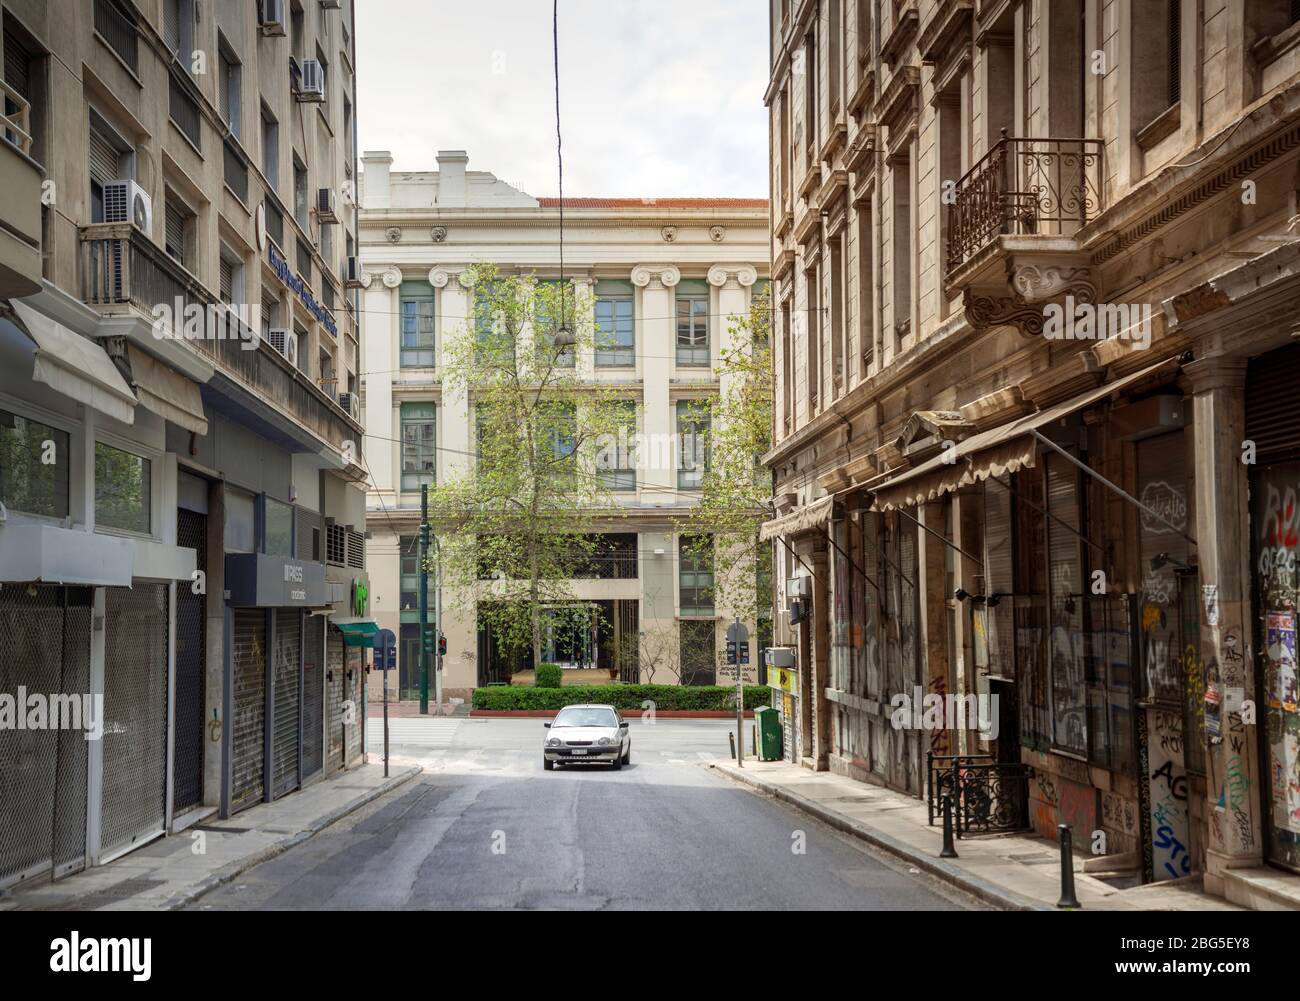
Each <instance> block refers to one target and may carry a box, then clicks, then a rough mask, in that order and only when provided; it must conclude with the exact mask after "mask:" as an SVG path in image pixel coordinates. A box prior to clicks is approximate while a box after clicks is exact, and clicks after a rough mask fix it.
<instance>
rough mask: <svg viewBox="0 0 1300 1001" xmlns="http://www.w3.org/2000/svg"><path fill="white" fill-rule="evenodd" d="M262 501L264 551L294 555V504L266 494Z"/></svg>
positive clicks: (272, 553)
mask: <svg viewBox="0 0 1300 1001" xmlns="http://www.w3.org/2000/svg"><path fill="white" fill-rule="evenodd" d="M262 503H263V505H264V506H263V508H262V512H263V513H262V552H264V553H266V555H267V556H293V506H292V505H290V504H285V503H283V502H282V501H278V500H275V499H274V498H272V497H265V496H264V497H263V498H262Z"/></svg>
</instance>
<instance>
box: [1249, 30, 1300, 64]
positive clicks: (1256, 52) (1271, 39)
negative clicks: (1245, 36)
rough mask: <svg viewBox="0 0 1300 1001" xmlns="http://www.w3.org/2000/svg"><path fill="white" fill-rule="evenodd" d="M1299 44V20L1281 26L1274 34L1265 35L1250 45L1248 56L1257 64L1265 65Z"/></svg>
mask: <svg viewBox="0 0 1300 1001" xmlns="http://www.w3.org/2000/svg"><path fill="white" fill-rule="evenodd" d="M1297 46H1300V22H1297V23H1295V24H1293V25H1291V26H1290V27H1287V28H1283V29H1282V30H1281V31H1279V32H1278V33H1277V34H1275V35H1265V36H1264V37H1263V38H1260V39H1259V40H1258V41H1256V42H1255V44H1254V45H1252V46H1251V47H1250V57H1251V59H1253V60H1254V61H1255V65H1257V66H1265V65H1267V64H1268V63H1271V62H1273V61H1274V60H1275V59H1278V58H1280V57H1281V56H1283V55H1285V54H1286V53H1288V52H1290V51H1291V50H1292V49H1294V48H1296V47H1297Z"/></svg>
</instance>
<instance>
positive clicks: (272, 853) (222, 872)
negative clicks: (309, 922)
mask: <svg viewBox="0 0 1300 1001" xmlns="http://www.w3.org/2000/svg"><path fill="white" fill-rule="evenodd" d="M423 771H424V769H423V768H422V767H421V766H420V765H412V766H411V767H410V768H408V769H407V770H406V771H404V772H401V773H399V774H397V775H393V776H392V777H390V778H388V779H385V780H384V781H383V782H382V783H380V784H379V785H377V786H375V787H374V788H373V789H371V790H370V791H369V792H367V793H365V794H363V795H361V796H358V797H357V798H356V799H353V800H351V801H349V802H348V803H345V804H344V805H343V806H339V807H335V808H334V809H333V810H331V811H329V813H326V814H323V815H322V816H320V817H317V818H316V819H315V820H313V821H312V822H311V824H310V825H309V826H308V827H307V828H306V830H302V831H299V832H298V833H297V834H295V835H293V837H290V838H284V839H283V840H280V841H277V842H276V843H275V844H273V845H268V846H267V847H266V848H263V849H262V850H261V851H258V852H254V853H253V854H252V855H248V856H245V857H244V858H242V859H239V860H238V861H236V862H231V863H230V864H229V865H227V866H225V867H224V868H222V869H219V870H217V871H216V872H214V873H213V874H212V875H210V876H206V877H204V878H203V879H202V880H201V881H200V882H199V883H198V884H197V885H195V886H194V887H192V888H191V889H189V890H186V891H185V892H184V893H179V894H177V895H176V896H174V897H172V898H170V899H169V900H167V901H166V902H164V903H163V904H162V906H160V907H159V908H158V910H160V911H179V910H183V909H184V908H186V907H188V906H189V905H190V904H192V903H194V902H195V901H197V900H198V899H199V898H200V897H203V896H205V895H207V894H209V893H211V892H212V891H213V890H215V889H217V888H218V887H221V886H225V885H226V884H227V883H231V882H233V881H234V880H236V879H237V878H238V877H240V876H241V875H243V874H244V873H246V872H247V871H248V870H249V869H252V868H253V867H255V866H259V865H261V864H262V863H263V862H269V861H270V860H271V859H273V858H275V857H276V856H278V855H283V854H284V853H285V852H287V851H289V849H291V848H296V847H297V846H298V845H300V844H302V843H303V842H304V841H307V840H309V839H311V838H313V837H315V836H316V835H317V834H319V833H320V832H321V831H323V830H325V829H326V828H327V827H330V826H332V825H334V824H336V823H338V822H339V821H340V820H342V819H343V818H344V817H346V816H348V815H349V814H352V813H355V812H356V811H357V810H360V809H361V808H362V807H363V806H366V805H367V804H369V803H373V802H374V801H375V800H377V799H378V798H379V797H380V796H384V795H386V794H388V793H390V792H392V791H393V790H394V789H396V788H398V787H399V786H403V785H405V784H406V783H407V782H409V781H411V779H413V778H415V777H416V776H417V775H419V774H421V773H422V772H423Z"/></svg>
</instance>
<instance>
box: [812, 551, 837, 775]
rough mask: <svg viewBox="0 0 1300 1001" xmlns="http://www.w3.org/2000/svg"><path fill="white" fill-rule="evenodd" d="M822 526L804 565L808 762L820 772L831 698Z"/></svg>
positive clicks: (826, 760)
mask: <svg viewBox="0 0 1300 1001" xmlns="http://www.w3.org/2000/svg"><path fill="white" fill-rule="evenodd" d="M824 532H825V529H822V530H821V532H819V534H817V535H815V536H814V537H813V538H814V542H813V550H812V553H811V554H810V555H811V558H810V559H809V560H808V565H809V566H811V567H812V569H813V572H814V573H815V574H816V577H815V578H814V579H813V607H812V612H813V614H812V618H811V619H810V620H809V621H808V625H809V627H810V628H811V629H812V642H811V644H810V645H809V649H810V652H811V654H812V663H811V665H810V666H811V670H810V671H809V672H808V673H809V681H810V693H809V694H810V696H811V698H810V699H809V710H810V713H811V720H812V760H811V761H809V762H808V764H809V765H811V767H812V769H813V771H816V772H824V771H826V769H827V768H829V767H830V753H831V713H832V712H833V710H832V708H831V702H830V700H829V699H827V698H826V689H827V688H828V687H829V686H830V683H831V682H830V667H831V607H830V589H829V588H828V587H827V586H826V581H827V580H829V579H830V578H829V575H830V572H831V566H830V560H829V558H828V556H827V550H828V548H829V547H828V546H827V544H826V536H825V534H824Z"/></svg>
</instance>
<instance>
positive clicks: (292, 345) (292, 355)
mask: <svg viewBox="0 0 1300 1001" xmlns="http://www.w3.org/2000/svg"><path fill="white" fill-rule="evenodd" d="M284 356H285V358H287V359H288V360H289V364H290V365H292V366H293V367H294V368H297V367H298V338H297V336H296V335H295V336H292V337H286V338H285V340H284Z"/></svg>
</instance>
